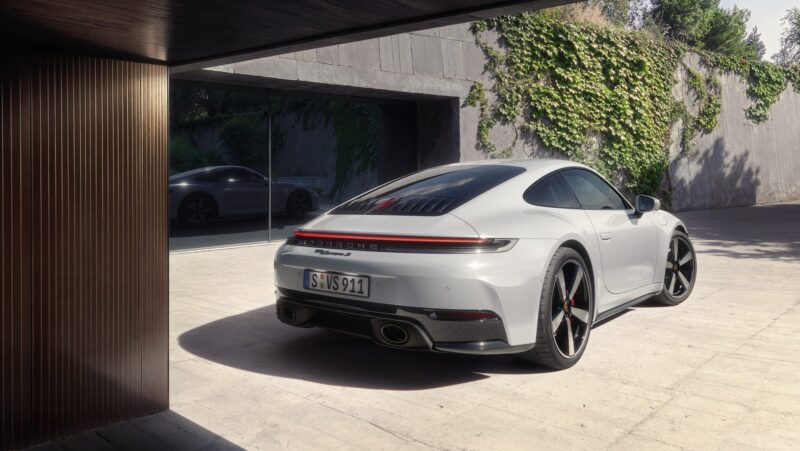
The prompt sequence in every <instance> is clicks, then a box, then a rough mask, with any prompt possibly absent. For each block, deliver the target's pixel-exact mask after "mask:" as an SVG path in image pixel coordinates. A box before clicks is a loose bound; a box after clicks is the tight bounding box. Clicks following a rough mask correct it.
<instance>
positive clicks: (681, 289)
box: [653, 230, 697, 306]
mask: <svg viewBox="0 0 800 451" xmlns="http://www.w3.org/2000/svg"><path fill="white" fill-rule="evenodd" d="M669 243H670V244H669V251H668V252H667V265H666V268H665V269H664V285H663V288H662V291H661V293H660V294H659V295H657V296H655V297H654V298H653V300H654V301H655V302H657V303H659V304H663V305H669V306H673V305H678V304H680V303H682V302H683V301H685V300H686V299H687V298H689V295H690V294H692V290H693V289H694V283H695V281H696V280H697V254H696V253H695V251H694V246H693V245H692V241H691V240H690V239H689V236H688V235H686V234H685V233H683V232H681V231H680V230H676V231H675V232H673V234H672V238H671V239H670V240H669Z"/></svg>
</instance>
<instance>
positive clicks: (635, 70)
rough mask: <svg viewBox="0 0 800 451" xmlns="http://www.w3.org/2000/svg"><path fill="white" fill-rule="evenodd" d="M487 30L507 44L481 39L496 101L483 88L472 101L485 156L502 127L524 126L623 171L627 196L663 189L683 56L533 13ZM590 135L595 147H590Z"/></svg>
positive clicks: (635, 38)
mask: <svg viewBox="0 0 800 451" xmlns="http://www.w3.org/2000/svg"><path fill="white" fill-rule="evenodd" d="M482 29H493V30H496V31H498V32H499V33H500V34H501V35H502V37H503V38H504V40H505V44H506V52H498V51H497V50H496V49H494V48H492V47H491V46H489V45H487V44H486V43H483V42H482V41H480V40H479V45H481V46H482V48H483V49H484V51H485V53H486V55H487V57H488V59H489V62H488V64H487V70H488V71H489V73H490V74H492V76H493V78H494V81H495V86H494V89H495V91H494V92H495V93H496V95H497V102H496V103H495V104H494V105H489V103H488V100H482V99H486V94H485V92H483V87H482V86H480V87H478V86H479V85H477V84H476V85H475V86H473V89H472V90H471V92H470V96H468V100H469V102H467V103H468V104H474V105H478V106H480V108H481V122H480V123H479V126H478V127H479V130H478V136H479V142H480V144H481V145H482V146H483V147H484V149H485V150H486V151H488V152H490V153H493V152H495V151H496V149H494V146H493V144H492V143H491V142H489V139H488V133H489V130H490V129H491V128H492V127H493V126H494V125H495V123H496V121H498V120H499V121H500V122H502V123H508V124H518V123H521V128H522V129H523V130H525V131H529V132H532V133H534V134H535V135H536V136H537V137H538V139H539V140H540V141H541V143H542V145H544V146H545V147H547V148H549V149H553V150H557V151H559V152H560V153H562V154H563V155H565V156H567V157H568V158H570V159H573V160H576V161H583V162H591V163H592V164H593V165H595V166H596V167H598V168H599V169H600V170H601V171H602V172H604V173H605V175H607V176H609V177H614V178H616V176H617V175H624V176H625V177H624V178H625V179H626V180H627V186H626V188H628V189H629V190H631V191H635V192H643V193H653V192H655V191H657V190H658V187H659V185H660V183H661V178H662V175H663V172H664V170H665V168H666V164H667V157H666V153H665V151H664V148H665V140H666V139H667V135H668V130H669V127H670V125H671V124H672V122H673V121H674V119H673V118H672V116H673V115H672V109H673V97H672V92H671V89H672V84H673V76H674V73H675V70H676V68H677V65H678V62H679V60H680V57H681V53H680V52H678V51H675V50H674V49H672V48H671V47H669V46H666V45H663V44H660V43H656V42H653V41H650V40H647V39H645V38H643V37H641V36H639V35H637V34H632V33H621V32H619V31H615V30H612V29H608V28H596V27H587V26H580V25H576V24H573V23H565V22H559V21H555V20H552V19H548V18H544V17H541V16H537V15H535V14H527V13H526V14H519V15H515V16H507V17H500V18H496V19H491V20H488V21H485V22H482V23H480V25H478V26H476V27H475V30H477V31H480V30H482ZM470 102H471V103H470ZM594 136H599V138H598V140H599V143H600V147H599V149H597V150H595V149H592V148H591V147H592V146H591V145H590V144H589V143H590V138H591V137H594Z"/></svg>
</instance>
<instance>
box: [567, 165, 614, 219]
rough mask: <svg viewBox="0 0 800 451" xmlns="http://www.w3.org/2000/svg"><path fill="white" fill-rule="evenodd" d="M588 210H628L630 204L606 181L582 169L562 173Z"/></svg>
mask: <svg viewBox="0 0 800 451" xmlns="http://www.w3.org/2000/svg"><path fill="white" fill-rule="evenodd" d="M561 174H562V176H563V177H564V180H566V181H567V183H568V184H569V186H570V187H571V188H572V191H573V192H575V195H576V196H577V197H578V201H579V202H580V203H581V206H582V207H583V208H584V209H586V210H626V209H628V208H629V207H628V203H627V202H626V201H625V200H624V199H623V198H622V197H621V196H620V195H619V194H617V192H616V191H614V188H612V187H611V186H610V185H609V184H608V183H607V182H606V181H605V180H603V179H601V178H600V177H598V176H597V175H595V174H593V173H591V172H589V171H584V170H582V169H570V170H567V171H564V172H562V173H561Z"/></svg>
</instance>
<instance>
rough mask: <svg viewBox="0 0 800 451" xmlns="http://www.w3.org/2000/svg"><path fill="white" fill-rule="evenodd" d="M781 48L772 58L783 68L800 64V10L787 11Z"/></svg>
mask: <svg viewBox="0 0 800 451" xmlns="http://www.w3.org/2000/svg"><path fill="white" fill-rule="evenodd" d="M783 26H784V30H783V35H782V36H781V47H780V50H778V53H776V54H775V55H774V56H773V57H772V58H773V59H774V60H775V62H776V63H777V64H780V65H782V66H792V65H797V64H800V8H792V9H790V10H788V11H786V15H785V16H784V18H783Z"/></svg>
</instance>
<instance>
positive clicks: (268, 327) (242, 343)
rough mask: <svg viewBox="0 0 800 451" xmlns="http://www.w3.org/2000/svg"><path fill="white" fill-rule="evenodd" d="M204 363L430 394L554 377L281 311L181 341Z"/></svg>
mask: <svg viewBox="0 0 800 451" xmlns="http://www.w3.org/2000/svg"><path fill="white" fill-rule="evenodd" d="M178 343H179V344H180V346H181V347H182V348H184V349H185V350H187V351H189V352H190V353H192V354H194V355H197V356H198V357H201V358H204V359H206V360H209V361H212V362H216V363H219V364H222V365H227V366H230V367H234V368H238V369H241V370H245V371H251V372H255V373H261V374H267V375H271V376H277V377H286V378H293V379H301V380H307V381H311V382H317V383H321V384H328V385H339V386H347V387H359V388H369V389H379V390H425V389H431V388H436V387H444V386H449V385H456V384H462V383H466V382H472V381H476V380H480V379H486V378H488V377H491V375H492V374H535V373H543V372H549V371H550V370H547V369H544V368H539V367H536V366H532V365H525V364H521V363H518V362H515V361H514V359H513V358H512V357H510V356H468V355H454V354H442V353H433V352H419V351H405V350H400V349H392V348H387V347H383V346H380V345H378V344H375V343H373V342H371V341H369V340H366V339H362V338H357V337H351V336H348V335H344V334H339V333H335V332H330V331H325V330H321V329H305V328H295V327H291V326H288V325H285V324H283V323H281V322H280V321H279V320H278V318H277V317H276V315H275V306H274V305H271V306H268V307H263V308H259V309H256V310H251V311H249V312H245V313H241V314H238V315H233V316H229V317H227V318H222V319H220V320H217V321H213V322H211V323H208V324H205V325H202V326H199V327H197V328H195V329H192V330H189V331H187V332H185V333H183V334H181V335H180V336H179V337H178Z"/></svg>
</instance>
